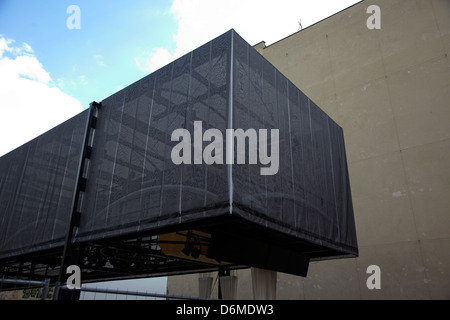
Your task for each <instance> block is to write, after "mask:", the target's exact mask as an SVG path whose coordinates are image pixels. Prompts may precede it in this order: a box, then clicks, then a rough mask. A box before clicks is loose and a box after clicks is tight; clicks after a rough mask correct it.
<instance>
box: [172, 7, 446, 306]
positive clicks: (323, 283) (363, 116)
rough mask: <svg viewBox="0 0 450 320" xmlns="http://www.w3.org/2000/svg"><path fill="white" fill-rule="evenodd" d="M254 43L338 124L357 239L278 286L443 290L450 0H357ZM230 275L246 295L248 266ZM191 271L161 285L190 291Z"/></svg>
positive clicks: (341, 291) (285, 290)
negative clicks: (374, 13) (373, 275)
mask: <svg viewBox="0 0 450 320" xmlns="http://www.w3.org/2000/svg"><path fill="white" fill-rule="evenodd" d="M369 5H378V6H379V7H380V9H381V29H380V30H369V29H368V28H367V25H366V21H367V19H368V18H369V17H370V14H368V13H367V12H366V8H367V7H368V6H369ZM238 32H239V30H238ZM255 48H256V49H257V50H258V51H259V52H260V53H261V54H262V55H263V56H264V57H265V58H266V59H268V60H269V61H270V62H271V63H272V64H274V65H275V67H277V68H278V69H279V70H280V71H281V72H282V73H283V74H284V75H286V76H287V77H288V78H289V79H290V80H291V81H292V82H293V83H294V84H296V85H297V86H298V87H299V88H300V89H301V90H302V91H303V92H304V93H305V94H306V95H307V96H308V97H310V98H311V99H312V100H313V101H314V102H316V103H317V105H318V106H320V108H322V110H324V111H325V112H326V113H327V114H328V115H329V116H330V117H332V118H333V119H334V120H335V121H336V122H337V123H339V125H341V126H342V127H343V129H344V134H345V139H346V148H347V157H348V163H349V171H350V180H351V187H352V196H353V205H354V210H355V219H356V227H357V235H358V244H359V250H360V256H359V257H358V258H356V259H347V260H331V261H320V262H313V263H311V265H310V269H309V273H308V277H307V278H300V277H294V276H291V275H286V274H280V273H279V274H278V285H277V298H278V299H450V58H449V56H448V55H449V52H450V1H449V0H365V1H362V2H360V3H358V4H356V5H354V6H352V7H350V8H348V9H346V10H344V11H341V12H340V13H338V14H336V15H334V16H332V17H329V18H327V19H325V20H323V21H321V22H319V23H317V24H315V25H313V26H311V27H308V28H306V29H304V30H302V31H300V32H297V33H295V34H293V35H291V36H289V37H287V38H285V39H282V40H280V41H278V42H276V43H274V44H272V45H270V46H267V47H265V46H264V44H263V43H261V44H258V45H256V46H255ZM370 265H378V266H379V267H380V269H381V289H380V290H369V289H368V288H367V286H366V281H367V279H368V277H369V276H370V274H367V268H368V267H369V266H370ZM237 276H238V281H239V282H238V298H239V299H251V298H252V290H251V275H250V271H249V270H241V271H237ZM197 278H198V275H190V276H177V277H169V278H168V291H169V294H185V295H190V296H192V295H193V294H195V292H197V291H198V282H197Z"/></svg>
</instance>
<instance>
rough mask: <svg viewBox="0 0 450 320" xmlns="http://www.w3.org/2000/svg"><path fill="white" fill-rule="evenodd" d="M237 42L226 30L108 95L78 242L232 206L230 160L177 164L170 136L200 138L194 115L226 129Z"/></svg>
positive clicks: (207, 125)
mask: <svg viewBox="0 0 450 320" xmlns="http://www.w3.org/2000/svg"><path fill="white" fill-rule="evenodd" d="M230 44H231V33H227V34H224V35H223V36H221V37H219V38H217V39H215V40H213V41H211V42H209V43H207V44H205V45H204V46H202V47H200V48H198V49H196V50H194V51H193V52H191V53H189V54H187V55H185V56H183V57H181V58H180V59H178V60H176V61H174V62H173V63H171V64H169V65H167V66H166V67H164V68H162V69H160V70H158V71H156V72H154V73H152V74H151V75H149V76H147V77H145V78H143V79H142V80H140V81H138V82H136V83H134V84H133V85H131V86H129V87H128V88H126V89H124V90H122V91H120V92H118V93H117V94H115V95H113V96H111V97H109V98H108V99H106V100H104V101H102V106H101V109H100V111H99V120H98V123H97V129H96V133H95V142H94V148H93V156H92V159H91V167H90V175H89V179H88V185H87V190H86V196H85V198H84V200H83V202H84V203H83V213H84V215H85V216H86V219H82V225H81V226H80V228H79V230H78V234H77V241H82V240H83V241H84V240H92V239H98V238H101V237H105V236H111V235H114V236H116V235H119V234H122V233H130V232H136V231H143V230H148V229H151V228H157V227H163V226H168V225H172V224H179V223H184V222H187V221H190V220H192V219H201V218H202V217H208V218H210V217H213V216H214V215H216V214H222V213H224V212H226V211H227V210H228V207H229V201H228V197H229V193H228V192H229V191H228V180H227V178H226V177H227V176H226V166H225V165H222V164H217V165H216V164H215V165H211V166H207V165H194V164H192V165H175V164H174V163H173V161H172V160H171V152H172V148H173V147H174V146H175V145H176V144H177V143H178V142H176V141H174V142H173V141H171V134H172V132H173V131H174V130H176V129H179V128H183V129H187V130H189V132H191V133H192V140H193V132H194V129H193V128H194V121H202V123H203V127H204V130H206V129H208V128H216V129H219V130H221V131H225V129H226V125H227V102H228V94H229V90H228V88H229V78H228V77H227V75H228V74H229V73H228V72H227V70H229V65H230V61H229V57H230V48H231V46H230ZM194 152H195V151H194V150H192V158H193V157H194V156H193V155H194Z"/></svg>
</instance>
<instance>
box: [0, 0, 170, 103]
mask: <svg viewBox="0 0 450 320" xmlns="http://www.w3.org/2000/svg"><path fill="white" fill-rule="evenodd" d="M71 4H76V5H78V6H79V8H80V13H81V15H80V20H81V29H78V30H77V29H73V30H69V29H68V28H67V26H66V20H67V19H68V18H70V16H71V14H68V13H67V12H66V9H67V7H68V6H69V5H71ZM169 10H170V2H169V1H166V0H158V1H148V0H147V1H143V0H137V1H136V0H135V1H101V0H100V1H99V0H96V1H86V0H77V1H73V0H71V1H57V0H53V1H35V0H1V2H0V33H1V34H2V35H3V36H4V37H5V38H9V39H14V40H15V42H16V43H21V42H25V43H27V44H28V45H30V46H31V47H32V48H33V50H34V54H35V56H36V57H37V59H38V60H39V62H41V64H42V65H43V67H44V68H45V70H47V71H48V72H49V73H50V75H51V78H52V80H53V82H54V83H53V85H55V86H58V87H59V88H60V89H62V90H63V91H64V92H66V93H68V94H69V95H71V96H73V97H76V98H77V99H78V100H79V101H80V102H81V104H82V105H83V107H87V106H88V105H89V103H90V102H91V101H93V100H96V99H97V100H102V99H104V98H106V97H107V96H109V95H111V94H113V93H114V92H116V91H117V89H118V88H120V87H125V86H127V85H129V84H131V83H133V82H134V81H136V80H138V79H139V78H141V77H143V76H144V75H145V73H144V72H143V71H141V70H139V69H138V68H137V67H136V63H135V61H134V59H133V58H134V57H136V56H139V55H142V54H143V53H145V52H150V51H151V50H152V48H153V47H167V48H170V49H173V46H174V42H173V39H172V35H173V34H174V33H175V32H176V21H175V20H174V18H173V16H172V15H171V14H170V12H169Z"/></svg>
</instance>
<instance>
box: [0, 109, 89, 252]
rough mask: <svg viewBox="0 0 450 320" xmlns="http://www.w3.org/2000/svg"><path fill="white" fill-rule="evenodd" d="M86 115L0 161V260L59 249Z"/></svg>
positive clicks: (65, 230) (43, 135)
mask: <svg viewBox="0 0 450 320" xmlns="http://www.w3.org/2000/svg"><path fill="white" fill-rule="evenodd" d="M86 117H87V111H84V112H82V113H80V114H79V115H77V116H75V117H73V118H72V119H70V120H68V121H66V122H64V123H62V124H60V125H59V126H57V127H55V128H54V129H52V130H50V131H48V132H46V133H44V134H42V135H41V136H39V137H37V138H35V139H34V140H32V141H30V142H28V143H26V144H24V145H22V146H21V147H19V148H17V149H15V150H13V151H11V152H9V153H8V154H6V155H4V156H3V157H1V158H0V258H4V257H9V256H17V255H20V254H24V253H30V252H36V251H38V250H42V249H48V248H51V247H54V246H61V245H62V244H63V242H64V237H65V235H66V232H67V227H68V222H69V218H70V214H71V211H72V208H71V203H72V202H71V201H72V197H73V193H74V190H75V180H76V176H77V168H78V163H79V160H80V154H81V148H82V144H83V136H84V130H85V126H86Z"/></svg>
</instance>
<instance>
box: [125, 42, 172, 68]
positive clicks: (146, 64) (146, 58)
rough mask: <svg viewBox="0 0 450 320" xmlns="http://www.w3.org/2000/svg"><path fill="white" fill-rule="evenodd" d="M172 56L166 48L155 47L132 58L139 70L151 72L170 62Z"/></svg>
mask: <svg viewBox="0 0 450 320" xmlns="http://www.w3.org/2000/svg"><path fill="white" fill-rule="evenodd" d="M173 60H174V56H173V55H172V54H171V53H170V51H169V50H168V49H166V48H156V49H154V50H153V51H152V52H150V53H148V54H145V55H142V56H140V57H136V58H134V61H135V62H136V65H137V66H138V68H139V70H141V71H144V72H153V71H156V70H158V69H159V68H161V67H164V66H165V65H166V64H168V63H170V62H172V61H173Z"/></svg>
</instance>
